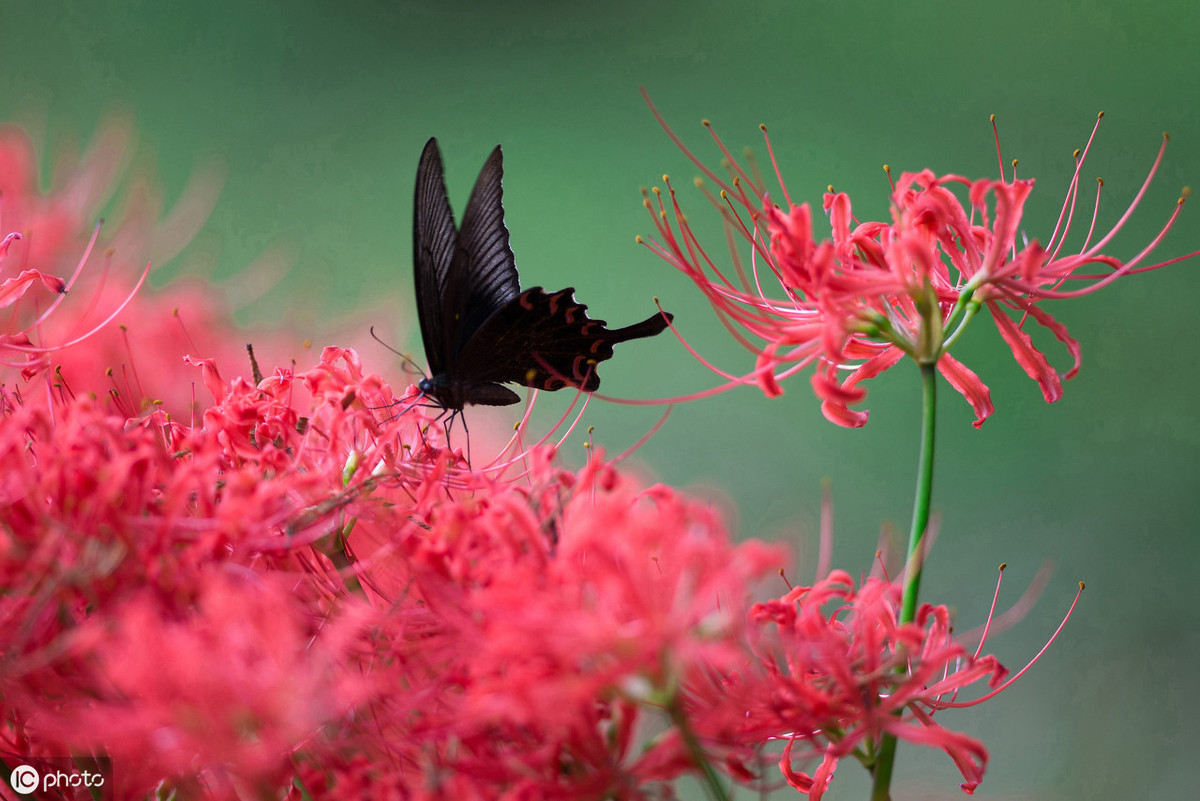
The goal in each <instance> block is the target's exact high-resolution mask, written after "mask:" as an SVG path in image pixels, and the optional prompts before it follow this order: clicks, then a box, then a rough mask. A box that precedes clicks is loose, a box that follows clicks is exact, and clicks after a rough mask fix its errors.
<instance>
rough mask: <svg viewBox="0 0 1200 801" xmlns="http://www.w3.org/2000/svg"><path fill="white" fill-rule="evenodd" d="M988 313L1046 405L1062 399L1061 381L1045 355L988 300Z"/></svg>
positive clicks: (998, 307) (1010, 319)
mask: <svg viewBox="0 0 1200 801" xmlns="http://www.w3.org/2000/svg"><path fill="white" fill-rule="evenodd" d="M987 307H988V311H990V312H991V313H992V319H994V320H995V321H996V328H998V329H999V330H1000V336H1002V337H1003V338H1004V341H1005V342H1007V343H1008V346H1009V347H1010V348H1012V352H1013V357H1014V358H1015V359H1016V360H1017V364H1019V365H1021V368H1022V369H1023V370H1024V371H1025V374H1026V375H1028V376H1029V377H1030V378H1032V379H1033V380H1034V381H1036V382H1037V383H1038V386H1039V387H1041V389H1042V397H1043V398H1045V399H1046V403H1054V401H1056V400H1058V399H1059V398H1061V397H1062V381H1061V380H1060V379H1059V377H1058V373H1057V372H1055V370H1054V368H1053V367H1051V366H1050V362H1048V361H1046V357H1045V355H1043V354H1042V352H1041V351H1039V350H1038V349H1037V348H1035V347H1034V346H1033V340H1032V339H1030V338H1029V334H1027V333H1025V331H1024V330H1023V329H1021V328H1019V327H1017V324H1016V323H1014V322H1013V321H1012V318H1011V317H1009V316H1008V315H1007V314H1005V313H1004V310H1003V309H1001V308H1000V306H999V304H997V303H996V302H995V301H992V300H989V301H988V302H987Z"/></svg>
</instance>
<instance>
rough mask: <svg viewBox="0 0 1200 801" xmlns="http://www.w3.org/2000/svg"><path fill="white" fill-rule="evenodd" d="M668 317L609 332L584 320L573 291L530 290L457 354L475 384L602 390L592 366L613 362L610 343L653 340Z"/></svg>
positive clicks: (582, 307)
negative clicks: (607, 361) (649, 338)
mask: <svg viewBox="0 0 1200 801" xmlns="http://www.w3.org/2000/svg"><path fill="white" fill-rule="evenodd" d="M669 319H670V315H665V316H664V314H663V313H658V314H655V315H653V316H651V317H649V318H647V319H646V320H643V321H642V322H640V323H637V324H635V325H631V326H627V327H625V328H618V329H615V330H609V329H608V328H607V327H606V325H607V324H606V323H605V322H604V321H603V320H592V319H590V318H589V317H588V316H587V306H585V305H584V304H582V303H579V302H577V301H576V300H575V297H574V289H572V288H570V287H568V288H567V289H562V290H559V291H558V292H554V293H551V294H547V293H546V292H544V291H543V290H542V288H541V287H531V288H529V289H527V290H525V291H524V292H522V293H521V294H520V295H518V296H517V297H516V298H514V299H513V300H511V301H510V302H509V303H508V304H506V305H505V306H504V307H503V308H502V309H500V310H499V311H498V312H496V313H495V314H494V315H492V316H491V317H490V318H488V320H487V321H486V322H484V324H483V326H482V327H481V328H480V329H479V331H478V332H477V335H476V336H475V338H474V339H472V340H471V341H470V342H468V343H467V345H466V346H465V347H464V348H463V350H462V352H461V353H460V354H459V361H458V369H459V371H460V374H461V375H462V376H464V377H467V376H469V377H470V380H472V381H474V382H480V383H482V382H492V383H503V382H511V383H514V384H522V385H524V386H527V387H533V388H536V389H549V390H555V389H562V388H563V387H566V386H574V387H579V388H581V389H583V390H584V391H585V392H594V391H595V390H596V389H598V388H599V387H600V376H599V375H598V374H597V372H596V368H597V366H598V365H599V363H600V362H602V361H604V360H606V359H611V358H612V355H613V345H616V344H617V343H619V342H624V341H625V340H628V339H636V338H639V337H647V336H654V335H655V334H658V333H660V332H661V331H662V330H663V329H665V328H666V327H667V321H668V320H669Z"/></svg>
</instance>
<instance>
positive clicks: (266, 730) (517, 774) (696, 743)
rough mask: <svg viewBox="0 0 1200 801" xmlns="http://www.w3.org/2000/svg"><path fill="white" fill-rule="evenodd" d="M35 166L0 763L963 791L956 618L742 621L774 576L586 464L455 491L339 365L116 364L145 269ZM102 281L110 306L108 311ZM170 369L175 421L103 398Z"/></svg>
mask: <svg viewBox="0 0 1200 801" xmlns="http://www.w3.org/2000/svg"><path fill="white" fill-rule="evenodd" d="M33 163H34V162H33V160H32V151H31V149H30V148H29V147H28V145H27V143H26V142H25V139H24V138H23V137H22V136H20V135H17V134H16V133H14V132H11V131H10V132H6V133H5V135H3V136H0V191H2V192H3V198H4V204H5V206H4V212H5V216H4V217H3V218H0V223H3V224H9V223H10V221H12V220H16V221H18V222H19V227H18V225H17V223H12V225H13V227H14V228H16V232H15V233H16V234H19V235H20V236H19V238H18V237H17V236H16V235H15V234H14V236H11V237H9V238H8V239H6V240H5V245H4V247H7V248H8V253H7V255H6V256H5V258H6V259H14V258H19V261H20V264H19V267H20V271H19V272H18V273H17V275H16V276H14V277H11V278H8V279H7V281H6V282H5V283H4V284H3V288H2V289H0V302H2V303H3V306H4V307H5V309H6V310H7V311H8V312H9V314H8V318H7V320H6V328H5V331H6V333H5V334H4V335H3V337H2V339H0V350H2V351H3V353H4V366H3V367H0V371H3V373H2V375H3V386H2V394H0V454H2V459H3V464H4V470H3V473H2V474H0V587H3V592H2V593H0V749H2V750H7V751H10V752H14V753H16V754H19V755H23V756H65V755H68V754H69V755H73V756H75V757H76V758H77V759H79V760H85V759H86V758H88V757H89V756H93V757H109V758H111V759H112V760H113V763H114V765H115V768H116V781H117V782H118V784H117V788H116V790H117V797H121V798H142V797H148V796H151V795H156V796H159V797H161V796H163V795H164V794H167V793H169V792H171V791H178V792H179V793H181V795H182V797H250V796H253V797H282V796H284V795H287V794H289V793H290V794H291V797H295V798H303V797H312V798H322V797H328V798H358V797H362V798H431V799H432V798H446V799H473V798H479V799H484V798H487V799H491V798H513V799H517V798H545V799H555V798H560V799H583V798H596V799H600V798H622V799H635V798H652V797H668V796H670V795H671V792H672V791H671V784H670V782H671V781H673V780H674V779H676V778H678V777H679V776H682V775H685V774H693V775H698V776H702V777H707V780H708V781H709V782H710V786H711V787H717V788H719V787H720V786H721V784H722V782H725V781H727V780H728V779H732V780H735V781H739V782H745V783H767V782H768V781H769V779H768V777H766V776H764V775H761V773H760V772H758V771H756V769H755V768H754V766H755V765H757V764H759V763H760V762H761V760H762V758H763V756H764V755H765V754H766V753H767V750H768V749H770V747H771V746H772V744H785V745H783V746H782V747H783V755H782V759H781V762H780V767H781V770H782V773H783V777H784V779H785V780H786V781H787V782H789V783H790V784H791V785H792V786H794V787H796V788H797V789H800V790H803V791H805V792H808V793H809V795H810V797H812V798H818V797H820V795H821V794H822V793H823V792H824V790H825V787H826V784H827V782H828V779H829V778H830V777H831V774H832V771H833V768H834V767H835V765H836V762H837V760H838V759H839V758H841V757H844V756H846V755H851V754H853V755H855V756H858V757H859V758H862V759H864V760H869V755H870V750H871V744H873V743H877V742H878V739H879V738H880V737H881V736H882V735H883V734H884V733H891V734H893V735H898V736H900V737H902V738H905V739H907V740H909V741H911V742H915V743H919V744H923V745H929V746H933V747H937V748H941V749H944V750H945V751H947V752H948V753H949V754H950V755H951V756H952V757H953V758H954V760H955V761H956V762H957V763H958V765H959V766H960V768H961V770H962V772H963V775H964V777H965V779H966V782H967V784H966V785H964V786H966V787H968V788H970V787H973V786H974V785H975V784H977V783H978V781H979V779H980V777H981V776H982V773H983V767H984V763H985V760H986V751H985V750H984V748H983V746H982V744H980V743H979V742H977V741H976V740H974V739H972V738H969V737H966V736H965V735H962V734H958V733H955V732H952V731H949V730H947V729H945V728H944V727H943V726H942V725H941V722H940V719H939V720H938V721H935V720H934V719H933V717H932V713H933V711H934V710H935V709H937V708H940V706H941V701H942V699H943V698H945V697H946V696H947V695H948V694H951V693H954V692H957V691H958V690H960V689H962V688H963V687H966V686H968V685H973V684H975V683H976V682H978V681H981V680H995V679H997V678H998V677H999V676H1000V675H1001V673H1002V671H1001V669H1000V667H999V666H998V664H997V663H996V662H995V661H994V660H993V659H992V658H990V657H987V656H980V655H979V654H978V653H976V654H974V655H972V654H967V653H965V652H964V651H963V650H962V648H961V647H959V646H958V645H957V644H955V642H954V640H953V639H952V638H951V637H950V633H949V628H948V613H947V611H946V609H945V608H944V607H940V606H937V607H935V606H926V607H923V608H922V611H921V612H920V614H919V616H918V619H917V621H916V623H913V624H905V625H900V624H898V623H897V607H898V601H899V585H898V584H897V583H894V582H891V581H887V580H884V579H878V578H871V579H866V580H864V581H863V583H862V584H861V586H859V587H858V588H857V589H856V588H855V584H854V582H853V581H852V580H851V578H850V576H849V575H847V574H846V573H843V572H840V571H835V572H833V573H831V574H830V575H829V576H827V577H823V578H822V580H820V581H819V582H818V583H817V584H816V585H815V586H813V587H802V588H796V589H790V590H788V591H787V592H785V593H784V594H783V595H782V597H780V598H777V599H776V600H771V601H768V602H766V603H762V604H758V605H754V603H753V601H754V595H755V593H756V592H760V593H761V592H762V591H763V590H764V588H765V587H767V586H768V582H778V581H780V579H779V578H778V573H779V571H781V570H783V569H784V566H785V562H786V554H785V553H784V552H783V550H782V549H781V548H779V547H776V546H769V545H766V544H763V543H760V542H756V541H747V542H742V543H733V542H731V541H730V539H729V538H728V536H727V533H726V532H725V530H724V528H723V527H722V524H721V522H720V520H719V519H718V517H717V516H716V514H715V513H714V512H713V511H712V510H711V508H710V507H709V506H708V505H707V504H706V503H704V502H702V501H699V500H694V499H689V498H687V497H685V496H683V495H681V494H680V493H677V492H675V491H673V490H671V489H669V488H667V487H664V486H658V485H655V486H648V487H647V486H643V485H642V484H640V483H639V482H637V481H636V480H635V479H633V478H632V477H630V476H629V475H627V474H624V473H622V472H621V471H619V470H618V469H617V468H616V467H615V466H614V465H613V464H612V463H608V462H606V461H604V459H603V457H602V456H601V455H599V454H597V455H595V458H594V459H593V460H592V461H591V462H590V463H589V464H588V465H587V466H586V467H584V468H583V469H581V470H578V471H572V470H567V469H563V468H560V467H557V466H556V465H555V463H554V453H553V448H548V447H535V448H530V449H525V450H518V451H516V452H513V451H508V450H506V452H505V454H502V456H501V457H500V458H497V459H496V460H494V461H493V462H491V463H490V465H489V467H488V468H487V469H476V470H471V469H470V468H469V466H468V465H467V464H466V462H465V460H464V459H463V458H462V454H461V452H460V451H456V450H451V449H449V448H447V447H446V443H445V439H444V437H443V436H442V428H441V426H440V424H439V423H438V422H437V421H436V420H434V419H432V418H431V416H430V415H429V414H428V413H427V411H426V410H425V409H424V408H423V407H421V406H419V405H418V403H417V401H418V398H417V397H416V393H415V390H413V389H412V388H409V389H407V390H406V391H405V392H403V393H399V394H397V393H393V391H392V390H391V388H390V387H389V386H388V385H387V383H386V382H384V381H383V380H382V379H381V378H380V377H379V376H378V375H375V374H372V373H370V372H369V371H367V370H365V369H364V368H363V365H362V363H361V362H360V360H359V357H358V355H357V354H356V353H355V352H354V351H352V350H348V349H342V348H326V349H325V350H324V352H323V353H322V354H321V356H320V359H319V362H318V363H317V364H315V365H314V366H313V367H311V368H310V369H308V370H306V371H300V372H298V371H297V370H296V369H295V368H294V367H288V368H280V369H276V370H275V371H274V372H273V373H272V374H271V375H269V376H267V377H266V378H263V379H261V380H258V381H257V382H251V381H247V380H245V379H243V378H234V379H232V380H229V381H226V380H224V379H223V378H222V377H221V375H220V373H219V371H218V369H217V364H216V362H215V361H214V360H213V359H211V358H205V356H206V354H205V353H198V352H195V351H192V350H191V348H192V347H193V346H194V343H191V342H190V340H187V339H186V337H185V338H184V339H183V340H177V339H174V338H172V337H169V336H163V337H157V338H148V339H147V338H143V339H139V340H138V341H137V343H136V344H135V345H133V346H130V345H129V342H128V339H127V338H126V337H125V336H124V333H123V332H122V331H120V330H119V329H115V330H114V327H112V326H108V327H105V326H103V325H101V323H104V322H106V321H107V320H108V319H110V318H111V317H113V316H114V315H115V314H117V313H119V312H122V311H123V312H124V313H128V312H129V311H130V308H129V307H130V304H132V303H134V302H136V303H137V304H139V306H140V309H141V312H140V313H139V316H138V317H137V319H138V320H139V321H142V322H144V321H145V320H148V319H177V315H175V314H174V311H173V309H171V308H170V307H169V306H168V307H167V309H163V308H162V307H161V306H160V305H156V304H160V303H161V302H162V298H161V296H155V295H154V294H153V293H149V292H147V291H143V292H142V293H141V294H137V295H136V296H135V295H134V292H135V291H136V289H137V287H138V285H140V283H141V279H140V278H139V277H138V276H144V271H143V270H141V269H138V268H134V269H132V270H130V269H125V270H121V269H116V268H114V262H115V260H118V259H119V258H120V257H121V254H123V253H125V252H127V251H133V252H136V248H132V247H130V245H129V243H128V242H125V244H123V245H120V246H116V245H114V246H112V247H111V248H110V251H111V252H110V253H109V255H107V256H106V257H105V259H104V261H105V265H104V266H102V267H100V268H95V267H94V265H93V264H92V262H93V260H94V259H95V258H96V256H95V255H94V254H95V253H96V252H97V250H96V249H97V239H98V234H97V233H96V232H95V231H93V230H92V229H91V228H90V227H89V226H88V223H87V221H86V219H85V213H86V211H87V210H88V209H90V208H91V206H92V205H94V204H95V202H97V198H90V199H89V202H88V203H82V204H81V203H75V205H71V204H70V203H67V200H66V199H67V198H70V197H74V195H72V193H70V192H66V191H65V190H64V191H57V190H56V191H55V192H52V193H51V194H49V195H44V196H43V195H38V194H36V191H35V187H36V181H34V180H32V178H31V177H30V176H31V175H33V173H32V172H31V169H32V168H31V166H30V165H31V164H33ZM106 164H108V161H107V160H106V158H100V157H97V158H94V159H85V160H84V162H83V167H82V168H81V170H82V172H81V173H80V174H81V175H84V176H89V177H88V180H86V181H84V180H83V179H82V178H81V179H79V180H78V181H77V183H82V184H85V185H87V186H89V187H94V186H95V185H96V184H97V181H98V176H99V173H100V172H102V171H101V167H103V166H104V165H106ZM14 176H16V177H14ZM100 177H102V176H100ZM69 185H70V184H68V186H69ZM39 204H40V206H39ZM89 204H90V205H89ZM60 207H61V208H60ZM37 208H41V209H42V210H41V211H40V212H39V214H40V215H42V216H38V215H35V214H33V213H32V212H25V214H26V216H21V215H19V214H16V213H15V212H14V213H13V215H12V216H10V212H11V211H12V210H13V209H37ZM68 212H70V214H68ZM56 215H57V216H56ZM47 220H61V221H64V222H61V224H60V225H58V227H55V226H54V225H51V224H50V223H49V222H46V221H47ZM151 227H152V226H151ZM122 231H123V229H122ZM55 237H56V238H55ZM118 238H121V236H120V235H119V236H118ZM126 239H127V237H126ZM47 243H52V244H53V247H51V245H50V244H47ZM18 244H22V245H24V246H25V247H26V248H27V249H26V250H22V251H18V250H16V245H18ZM34 245H36V246H37V247H41V248H42V250H37V249H36V248H35V247H32V246H34ZM69 251H74V254H75V255H74V256H73V257H72V258H71V263H72V264H73V266H72V267H71V268H70V270H67V271H64V270H63V264H64V263H66V262H64V259H65V258H67V257H66V256H65V255H64V254H66V253H67V252H69ZM113 254H115V255H113ZM0 267H3V268H4V269H5V271H6V273H5V274H6V275H7V274H8V272H9V268H10V267H11V265H10V264H9V263H8V262H7V261H6V262H4V263H0ZM788 269H792V268H791V267H789V268H788ZM797 269H799V268H797ZM89 270H97V271H99V272H100V275H101V276H102V277H103V278H104V280H106V281H107V282H108V284H109V286H110V287H111V286H113V285H116V286H117V287H119V288H123V289H121V291H118V292H117V293H116V298H117V300H116V301H115V302H113V303H112V304H111V305H107V306H106V305H105V304H107V303H109V301H108V300H107V298H109V297H110V295H109V294H106V293H105V292H103V291H101V290H100V289H99V288H97V285H96V283H91V284H89V282H98V281H99V280H100V279H97V278H93V277H88V275H87V274H88V271H89ZM60 272H68V273H71V275H70V277H68V278H66V279H63V278H59V277H57V276H58V274H59V273H60ZM81 276H82V277H81ZM122 282H124V283H122ZM39 286H40V287H42V288H43V289H44V292H43V289H38V287H39ZM88 287H91V289H90V290H89V289H88ZM64 290H69V291H70V292H71V296H72V297H71V299H72V300H73V301H75V302H77V303H78V305H79V306H80V308H81V310H79V311H76V312H72V311H70V310H67V309H59V308H58V306H59V305H60V304H62V302H63V300H64V297H65V296H64V295H63V294H62V293H63V292H64ZM89 291H90V293H91V294H90V296H89V294H88V293H89ZM80 295H82V297H80ZM134 298H136V300H132V299H134ZM42 304H44V305H42ZM192 311H194V310H193V309H185V315H186V314H187V313H191V312H192ZM96 316H98V317H99V318H100V319H99V322H98V323H96V324H91V323H88V322H81V321H86V320H88V319H89V318H93V317H96ZM211 317H212V318H213V319H212V322H211V324H210V325H209V326H208V327H209V329H210V330H209V333H210V335H211V334H213V333H214V332H216V333H218V334H219V333H220V332H221V331H228V330H229V329H228V328H227V327H225V323H223V322H222V321H220V320H216V319H215V318H216V314H215V313H214V314H213V315H211ZM181 341H183V342H187V345H188V348H187V349H186V350H184V349H182V348H181V347H180V342H181ZM114 342H116V343H117V346H116V347H114V345H113V343H114ZM168 356H169V357H170V364H171V366H170V367H164V368H163V369H162V370H161V371H155V375H154V376H153V379H154V380H155V381H157V382H159V383H158V384H157V385H156V387H159V389H158V390H156V391H161V390H162V388H165V389H178V387H179V386H184V387H187V388H188V390H187V391H186V392H185V393H183V395H184V397H185V398H190V399H191V400H190V401H189V400H185V401H184V403H185V405H183V406H176V407H175V412H174V416H173V414H172V412H171V411H170V408H169V407H168V408H164V406H163V404H161V403H153V402H147V401H148V400H150V399H152V396H150V395H148V394H147V392H146V391H144V390H142V389H140V387H141V386H142V384H141V380H140V379H120V380H118V379H114V378H113V376H134V375H135V371H134V370H133V369H132V368H131V365H132V364H133V363H134V362H135V361H136V360H137V359H138V358H154V359H163V360H166V359H167V357H168ZM165 363H166V362H165V361H164V364H165ZM55 365H65V366H55ZM76 365H77V366H76ZM97 366H100V367H101V368H103V367H108V368H111V369H110V370H108V371H104V370H103V369H101V370H100V371H99V372H96V368H97ZM223 366H225V367H226V368H227V367H228V365H227V364H226V365H223ZM88 370H91V371H92V372H88ZM197 383H200V384H202V385H203V386H204V387H205V388H206V389H207V392H208V394H209V395H211V398H212V401H211V403H208V402H206V401H201V400H198V399H196V398H195V395H196V392H195V390H194V389H192V387H194V386H196V385H197ZM201 394H203V393H201ZM831 602H833V603H834V605H835V606H836V607H837V608H835V609H833V610H830V609H829V606H830V603H831ZM796 744H800V745H801V746H802V749H801V752H797V751H796V750H795V749H794V746H795V745H796ZM802 757H804V758H810V757H811V758H818V759H821V760H823V761H822V762H821V767H820V769H819V770H817V771H816V773H815V774H813V775H812V776H810V775H808V774H807V773H804V772H803V770H801V769H799V768H797V767H794V761H795V760H799V759H801V758H802ZM775 758H778V756H777V755H776V757H775ZM718 774H721V775H718ZM289 788H290V789H289Z"/></svg>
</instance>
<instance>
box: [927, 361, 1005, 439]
mask: <svg viewBox="0 0 1200 801" xmlns="http://www.w3.org/2000/svg"><path fill="white" fill-rule="evenodd" d="M937 366H938V372H939V373H941V374H942V376H943V377H945V379H946V381H947V382H949V384H950V386H952V387H954V389H955V391H957V392H958V394H960V395H962V396H963V397H964V398H966V399H967V403H969V404H971V408H972V409H974V410H975V422H973V423H971V425H973V426H975V427H976V428H979V427H980V426H982V425H983V421H984V420H987V419H988V418H989V417H991V416H992V412H994V411H996V407H995V406H993V405H992V391H991V390H990V389H988V386H987V384H985V383H983V380H982V379H980V377H979V376H978V375H976V374H975V372H974V371H973V370H972V369H971V368H969V367H967V366H966V365H965V364H963V363H962V362H960V361H958V360H957V359H955V358H954V357H953V356H951V355H949V354H942V358H940V359H938V363H937Z"/></svg>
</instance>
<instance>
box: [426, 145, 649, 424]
mask: <svg viewBox="0 0 1200 801" xmlns="http://www.w3.org/2000/svg"><path fill="white" fill-rule="evenodd" d="M502 158H503V157H502V154H501V151H500V147H499V146H497V147H496V148H495V149H494V150H493V151H492V153H491V155H490V156H489V157H488V160H487V162H486V163H485V164H484V166H483V169H482V170H481V171H480V174H479V178H478V180H477V181H476V183H475V188H474V190H473V191H472V193H471V199H470V201H469V202H468V203H467V210H466V212H465V213H464V214H463V221H462V227H461V228H458V227H456V225H455V222H454V215H453V212H452V211H451V210H450V203H449V200H448V199H447V194H446V187H445V181H444V178H443V172H442V160H441V154H440V153H439V151H438V147H437V140H436V139H430V140H429V142H428V143H426V145H425V150H424V152H423V153H422V154H421V162H420V165H419V166H418V168H417V188H416V198H415V205H414V224H413V270H414V280H415V283H416V290H417V316H418V318H419V319H420V323H421V336H422V339H423V340H424V343H425V356H426V359H427V360H428V363H429V369H430V372H431V373H432V375H431V376H430V377H429V378H425V379H423V380H422V381H421V382H420V383H419V384H418V388H419V389H420V390H421V392H423V393H424V394H425V395H427V396H428V397H430V398H432V399H433V400H434V401H436V402H437V403H438V405H440V406H441V407H442V408H444V409H451V410H455V411H460V410H462V408H463V407H464V406H465V405H467V404H482V405H486V406H507V405H509V404H513V403H517V402H519V401H520V396H518V395H517V394H516V393H515V392H513V391H512V390H511V389H509V388H508V387H505V386H503V385H504V384H510V383H511V384H520V385H523V386H527V387H533V388H537V389H548V390H556V389H562V388H563V387H576V388H578V389H581V390H583V391H585V392H593V391H595V390H596V389H597V388H598V387H599V386H600V377H599V376H598V375H597V373H596V367H597V365H598V364H599V363H600V362H602V361H604V360H605V359H609V358H612V355H613V345H615V344H617V343H619V342H624V341H626V340H629V339H637V338H640V337H648V336H654V335H655V334H659V333H661V332H662V331H663V330H664V329H665V328H666V327H667V324H668V323H669V321H670V320H671V315H670V314H668V313H666V312H659V313H657V314H654V315H652V316H651V317H648V318H647V319H645V320H643V321H642V322H640V323H635V324H634V325H630V326H626V327H624V328H618V329H614V330H609V329H608V328H607V324H606V323H605V322H604V321H603V320H593V319H591V318H589V317H588V316H587V307H586V306H584V305H583V304H582V303H578V302H577V301H576V300H575V297H574V289H572V288H567V289H562V290H559V291H557V292H552V293H547V292H545V291H544V290H543V289H542V288H541V287H531V288H529V289H526V290H524V291H522V290H521V287H520V281H519V278H518V275H517V267H516V261H515V259H514V257H513V253H512V250H511V248H510V247H509V244H508V229H507V228H506V227H505V225H504V208H503V205H502V192H501V185H500V182H501V177H502V174H503V162H502Z"/></svg>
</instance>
